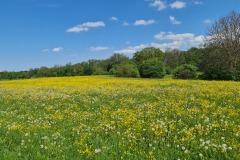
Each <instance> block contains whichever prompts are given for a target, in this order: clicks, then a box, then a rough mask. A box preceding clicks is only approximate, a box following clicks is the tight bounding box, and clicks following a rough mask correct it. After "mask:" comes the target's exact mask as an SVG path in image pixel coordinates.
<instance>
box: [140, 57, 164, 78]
mask: <svg viewBox="0 0 240 160" xmlns="http://www.w3.org/2000/svg"><path fill="white" fill-rule="evenodd" d="M139 72H140V75H141V77H143V78H163V77H164V76H165V67H164V64H163V63H162V62H161V61H159V60H158V59H149V60H145V61H143V62H142V64H141V65H140V69H139Z"/></svg>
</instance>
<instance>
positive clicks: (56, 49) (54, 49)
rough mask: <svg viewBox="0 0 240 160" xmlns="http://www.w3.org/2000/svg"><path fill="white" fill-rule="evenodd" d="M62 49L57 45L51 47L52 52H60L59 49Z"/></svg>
mask: <svg viewBox="0 0 240 160" xmlns="http://www.w3.org/2000/svg"><path fill="white" fill-rule="evenodd" d="M62 50H63V48H62V47H57V48H53V49H52V51H53V52H60V51H62Z"/></svg>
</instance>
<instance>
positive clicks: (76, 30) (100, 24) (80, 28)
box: [67, 21, 105, 33]
mask: <svg viewBox="0 0 240 160" xmlns="http://www.w3.org/2000/svg"><path fill="white" fill-rule="evenodd" d="M104 26H105V23H104V22H102V21H98V22H86V23H83V24H80V25H77V26H74V27H72V28H69V29H68V30H67V32H74V33H79V32H84V31H85V32H86V31H88V30H89V29H90V28H96V27H104Z"/></svg>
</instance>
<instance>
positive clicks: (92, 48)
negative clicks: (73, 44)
mask: <svg viewBox="0 0 240 160" xmlns="http://www.w3.org/2000/svg"><path fill="white" fill-rule="evenodd" d="M108 49H109V47H101V46H98V47H91V48H90V50H91V51H93V52H96V51H105V50H108Z"/></svg>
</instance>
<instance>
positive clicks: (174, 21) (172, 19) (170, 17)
mask: <svg viewBox="0 0 240 160" xmlns="http://www.w3.org/2000/svg"><path fill="white" fill-rule="evenodd" d="M169 19H170V22H171V23H172V24H181V23H182V22H180V21H178V20H176V18H175V17H173V16H169Z"/></svg>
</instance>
